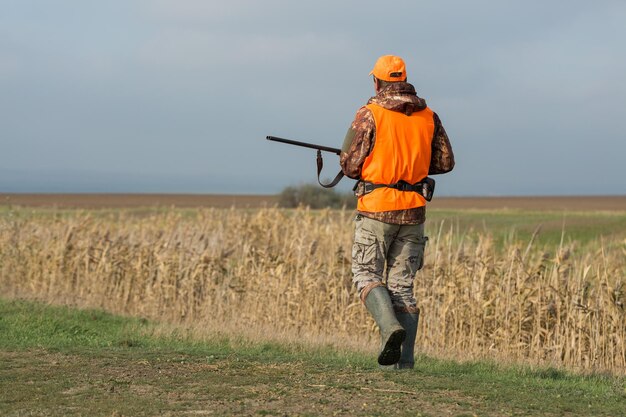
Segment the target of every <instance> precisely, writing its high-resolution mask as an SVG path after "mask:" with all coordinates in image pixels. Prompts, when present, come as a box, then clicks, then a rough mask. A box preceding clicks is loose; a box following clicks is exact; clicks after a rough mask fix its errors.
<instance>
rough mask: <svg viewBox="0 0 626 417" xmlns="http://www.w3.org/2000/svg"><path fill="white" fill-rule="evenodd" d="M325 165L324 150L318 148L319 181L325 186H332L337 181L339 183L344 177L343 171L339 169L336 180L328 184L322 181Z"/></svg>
mask: <svg viewBox="0 0 626 417" xmlns="http://www.w3.org/2000/svg"><path fill="white" fill-rule="evenodd" d="M323 167H324V160H323V159H322V151H320V150H319V149H318V150H317V182H318V183H319V184H320V185H321V186H322V187H324V188H332V187H334V186H335V185H337V183H339V181H341V179H342V178H343V171H339V173H338V174H337V175H336V176H335V179H334V180H332V181H331V182H329V183H328V184H324V183H322V181H320V174H321V173H322V168H323Z"/></svg>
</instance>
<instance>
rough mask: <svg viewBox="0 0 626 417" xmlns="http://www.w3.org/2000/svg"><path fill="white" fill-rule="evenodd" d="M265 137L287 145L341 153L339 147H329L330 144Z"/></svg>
mask: <svg viewBox="0 0 626 417" xmlns="http://www.w3.org/2000/svg"><path fill="white" fill-rule="evenodd" d="M265 139H267V140H272V141H274V142H282V143H287V144H289V145H296V146H302V147H304V148H311V149H319V150H320V151H325V152H332V153H334V154H337V155H339V154H340V153H341V149H339V148H331V147H330V146H323V145H315V144H313V143H307V142H300V141H297V140H292V139H284V138H278V137H276V136H266V137H265Z"/></svg>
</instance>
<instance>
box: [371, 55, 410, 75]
mask: <svg viewBox="0 0 626 417" xmlns="http://www.w3.org/2000/svg"><path fill="white" fill-rule="evenodd" d="M370 75H374V76H375V77H376V78H378V79H379V80H383V81H405V80H406V68H405V66H404V61H403V60H402V58H400V57H399V56H395V55H383V56H381V57H380V58H378V61H376V64H375V65H374V69H373V70H372V72H370Z"/></svg>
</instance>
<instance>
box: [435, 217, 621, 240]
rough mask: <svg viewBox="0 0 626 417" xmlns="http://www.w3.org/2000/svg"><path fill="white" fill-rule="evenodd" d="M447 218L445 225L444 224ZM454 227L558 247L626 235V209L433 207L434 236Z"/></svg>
mask: <svg viewBox="0 0 626 417" xmlns="http://www.w3.org/2000/svg"><path fill="white" fill-rule="evenodd" d="M442 222H443V226H442ZM441 227H443V230H444V231H447V230H449V229H450V228H451V227H452V228H454V230H455V231H458V232H459V233H460V234H468V235H470V236H472V235H477V234H491V235H492V236H493V237H494V239H495V240H496V242H497V243H499V244H501V243H504V242H513V241H521V242H529V241H530V240H531V238H533V236H534V244H536V245H539V246H548V247H554V246H555V245H558V244H559V243H560V242H561V239H562V238H563V241H564V243H566V244H567V243H570V242H574V241H575V242H577V243H578V244H579V245H585V244H587V243H591V242H595V241H597V240H598V239H600V238H602V239H605V240H608V241H610V240H612V239H613V240H614V239H624V238H626V213H623V212H562V211H561V212H557V211H554V212H552V211H528V210H510V209H507V210H429V211H428V214H427V223H426V229H427V233H428V234H430V235H431V236H434V235H436V234H437V233H438V232H439V229H440V228H441Z"/></svg>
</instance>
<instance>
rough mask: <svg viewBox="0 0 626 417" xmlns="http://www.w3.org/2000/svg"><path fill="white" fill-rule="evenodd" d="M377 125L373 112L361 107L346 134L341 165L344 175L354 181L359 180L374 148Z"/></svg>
mask: <svg viewBox="0 0 626 417" xmlns="http://www.w3.org/2000/svg"><path fill="white" fill-rule="evenodd" d="M375 134H376V123H375V122H374V116H373V115H372V112H371V111H369V109H367V108H366V107H361V108H360V109H359V110H358V111H357V112H356V116H355V117H354V121H353V122H352V124H351V125H350V128H349V129H348V133H346V139H345V141H344V144H343V148H342V151H341V155H340V157H339V163H340V164H341V169H342V171H343V173H344V174H345V175H346V176H348V177H350V178H353V179H359V178H360V176H361V168H362V167H363V162H364V161H365V158H367V156H368V155H369V154H370V151H371V149H372V147H373V146H374V135H375Z"/></svg>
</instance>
